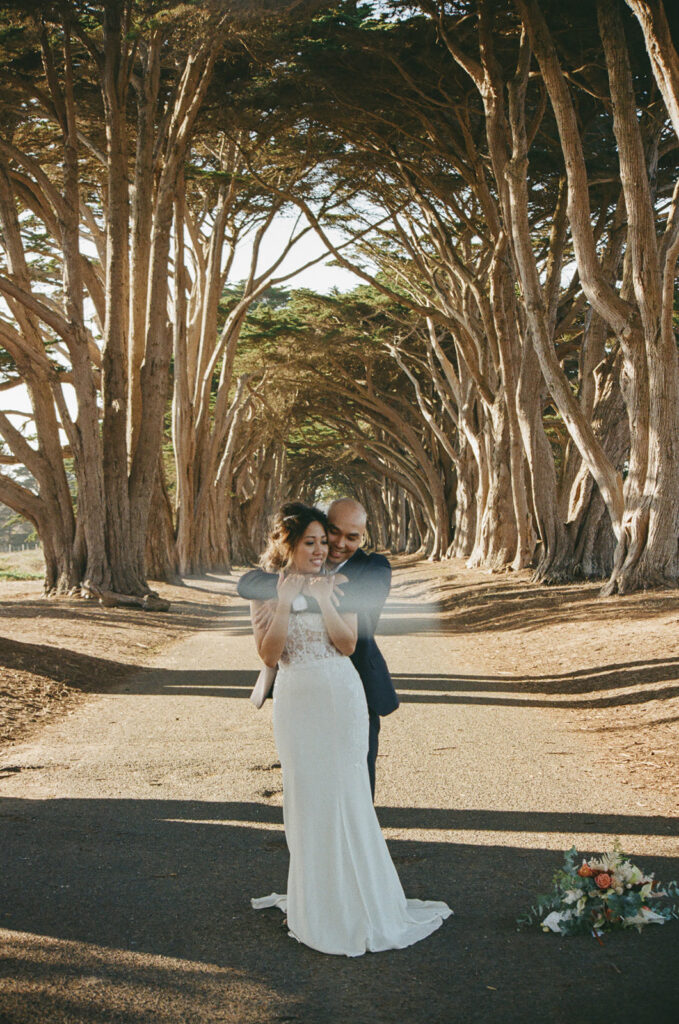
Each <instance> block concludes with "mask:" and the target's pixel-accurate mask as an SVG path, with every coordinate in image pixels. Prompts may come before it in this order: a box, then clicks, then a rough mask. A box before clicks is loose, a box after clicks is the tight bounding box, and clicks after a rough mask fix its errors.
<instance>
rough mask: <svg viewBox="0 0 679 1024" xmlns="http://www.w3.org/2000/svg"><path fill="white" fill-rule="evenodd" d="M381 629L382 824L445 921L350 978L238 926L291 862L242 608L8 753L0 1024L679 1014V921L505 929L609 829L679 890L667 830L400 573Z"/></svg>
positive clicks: (272, 926) (309, 954)
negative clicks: (591, 933)
mask: <svg viewBox="0 0 679 1024" xmlns="http://www.w3.org/2000/svg"><path fill="white" fill-rule="evenodd" d="M222 585H223V586H224V587H229V586H232V585H233V584H232V581H225V582H224V583H223V584H222ZM382 631H383V634H384V635H383V637H382V640H381V645H382V647H383V650H384V652H385V654H386V656H387V658H388V661H389V664H390V666H391V667H392V670H393V672H394V676H395V680H396V684H397V688H398V689H399V691H400V693H401V696H402V706H401V708H400V709H399V711H398V712H397V713H396V714H394V715H392V716H390V717H389V718H388V719H386V720H385V721H384V726H383V732H382V745H381V751H382V753H381V756H380V759H379V761H378V793H377V806H378V814H379V817H380V821H381V823H382V825H383V827H384V829H385V832H386V835H387V837H388V840H389V845H390V849H391V852H392V855H393V857H394V860H395V862H396V864H397V866H398V869H399V872H400V874H401V877H402V880H403V883H404V888H405V889H406V892H407V894H408V895H410V896H417V897H421V898H434V899H445V900H446V901H447V902H448V903H449V904H450V905H451V906H452V907H453V908H454V910H455V916H454V917H453V918H451V919H450V920H449V921H447V922H446V923H445V924H444V926H443V927H442V928H441V929H440V931H438V932H437V933H436V934H435V935H433V936H432V937H431V938H429V939H428V940H426V941H425V942H422V943H419V944H418V945H417V946H414V947H412V948H410V949H408V950H401V951H393V952H388V953H381V954H377V955H367V956H365V957H362V958H361V959H359V960H347V959H345V958H336V957H326V956H322V955H320V954H317V953H314V952H313V951H310V950H308V949H306V948H304V947H302V946H299V945H298V944H297V943H295V942H294V941H292V940H290V939H289V938H288V937H287V935H286V933H285V931H284V930H283V929H282V927H281V917H280V914H279V913H278V912H276V911H273V910H272V911H270V912H259V913H257V914H255V913H254V912H253V911H251V909H250V905H249V898H250V896H252V895H262V894H265V893H268V892H270V891H272V890H277V891H279V892H280V891H284V889H285V876H286V865H287V854H286V849H285V842H284V836H283V831H282V816H281V793H280V785H281V782H280V772H279V770H278V768H277V766H276V755H275V749H274V746H273V738H272V733H271V711H270V707H269V706H267V707H266V708H265V709H263V710H262V711H260V712H256V711H255V710H254V708H253V707H252V705H251V704H250V703H249V701H248V700H247V699H246V698H247V695H248V693H249V688H250V686H251V685H252V682H253V680H254V677H255V672H256V658H255V656H254V648H253V644H252V640H251V637H250V634H249V628H248V623H247V620H246V617H245V608H244V606H242V605H240V604H238V603H234V605H233V606H232V607H230V608H228V609H227V610H226V611H225V615H224V619H223V623H222V624H221V625H220V627H219V628H216V629H211V630H206V631H204V632H201V633H196V634H194V635H192V636H190V637H189V638H188V639H186V640H184V641H181V642H179V643H176V644H175V645H174V646H172V647H171V648H170V649H168V650H167V651H166V652H165V654H164V656H163V657H162V659H160V660H159V662H158V664H157V666H156V667H155V668H153V669H152V670H145V671H144V672H143V673H141V674H140V676H139V677H138V678H137V679H136V680H134V681H133V682H132V683H128V684H126V685H125V687H124V688H121V689H120V690H118V691H116V692H112V693H109V694H105V695H96V696H93V697H92V698H90V699H88V701H87V702H86V703H84V704H83V705H82V706H80V707H79V708H78V709H77V710H76V711H75V712H73V713H71V714H70V715H69V716H68V717H66V718H64V719H62V720H61V721H58V722H55V723H54V724H52V725H51V726H49V727H47V728H45V729H44V730H43V731H42V732H41V733H40V734H39V735H38V737H37V738H36V739H34V740H33V741H32V742H30V743H27V744H24V745H21V746H18V747H16V748H15V749H14V750H13V751H12V752H11V757H10V759H9V762H6V763H11V765H12V766H15V767H21V769H22V770H21V771H18V772H11V773H4V774H3V773H0V843H1V844H2V845H1V849H2V859H1V863H2V872H1V877H0V926H1V928H0V943H1V956H0V1024H29V1022H30V1024H89V1022H92V1024H100V1022H101V1024H104V1022H106V1024H109V1022H111V1024H114V1022H121V1024H122V1022H124V1024H147V1022H149V1024H150V1022H153V1024H179V1022H192V1024H193V1022H196V1024H198V1022H200V1024H202V1022H205V1024H218V1022H220V1024H221V1022H223V1024H264V1022H274V1021H292V1022H301V1024H321V1022H323V1024H362V1022H366V1024H368V1022H374V1024H404V1022H408V1024H425V1022H426V1024H439V1022H440V1024H451V1022H458V1021H459V1022H461V1024H476V1022H481V1021H483V1022H488V1021H491V1022H502V1024H505V1022H509V1024H518V1022H522V1024H523V1022H532V1021H542V1022H554V1024H562V1022H563V1024H590V1022H591V1024H608V1022H610V1024H614V1022H615V1024H628V1022H629V1024H644V1022H645V1021H649V1022H650V1021H653V1022H654V1024H665V1022H670V1021H672V1022H675V1021H676V1020H677V1019H678V1014H679V987H678V984H677V981H676V980H675V979H676V962H677V953H678V952H679V924H675V925H673V926H668V927H662V928H657V929H656V930H655V931H653V930H651V929H649V931H648V932H647V933H646V934H644V935H642V936H637V935H636V933H634V934H624V935H615V936H612V937H610V938H608V939H607V941H606V944H605V946H603V947H600V946H599V945H597V944H596V943H595V942H594V941H593V940H592V939H588V938H583V939H573V940H562V939H559V938H558V937H556V936H544V935H542V934H541V933H540V932H532V933H525V932H524V933H520V934H517V933H516V931H515V926H514V921H515V918H516V916H517V914H518V913H519V912H520V910H521V909H523V907H524V906H525V905H526V904H527V903H528V902H529V901H530V898H531V896H532V895H533V894H534V893H535V892H537V891H541V890H544V889H545V888H546V887H548V884H549V880H550V877H551V874H552V872H553V870H554V868H555V867H556V866H557V865H558V863H559V861H560V857H559V855H558V853H557V852H556V851H559V850H562V849H565V848H567V847H569V846H570V845H572V843H573V842H575V843H576V844H577V845H578V847H579V848H581V849H583V850H594V849H603V848H608V847H610V845H611V842H612V840H613V838H614V837H615V836H619V837H620V838H621V839H622V841H623V844H624V846H625V848H626V849H627V850H628V851H629V852H630V853H633V854H636V855H639V856H640V857H641V858H642V863H644V864H652V866H653V867H654V868H655V869H656V871H657V874H658V875H659V877H661V878H663V879H666V878H668V877H676V876H677V875H678V874H679V841H678V839H677V820H676V818H672V817H669V816H667V815H663V814H659V813H656V812H654V810H653V808H652V806H651V808H650V809H649V808H648V805H647V804H645V805H644V806H643V807H638V806H630V805H629V799H630V798H629V791H628V790H627V789H626V788H625V786H624V785H623V784H622V782H621V780H619V779H616V778H615V777H614V776H613V777H610V778H601V777H599V776H597V774H596V773H595V774H592V773H591V772H589V771H588V764H589V762H590V760H591V759H592V755H593V753H594V751H593V750H592V743H593V740H592V737H591V736H586V735H584V734H581V733H578V732H576V731H573V730H572V729H568V728H567V727H566V725H565V723H563V722H562V720H561V717H560V716H559V714H558V712H555V711H554V709H553V708H547V707H545V706H541V705H540V702H539V701H538V700H532V699H531V700H528V699H525V695H522V694H521V692H520V687H519V686H518V684H515V683H514V682H513V681H512V677H511V676H510V675H505V676H503V677H498V676H497V674H496V675H495V676H492V675H490V674H489V673H487V672H486V673H484V659H483V636H482V635H480V634H478V633H476V634H475V636H474V637H465V636H461V635H459V634H458V635H455V634H453V635H449V634H446V633H443V632H442V631H441V628H440V620H439V617H438V615H437V609H436V607H435V606H434V605H427V604H426V603H425V604H423V603H422V600H421V598H418V600H417V601H416V602H415V601H413V600H411V599H410V598H409V594H408V589H407V587H405V586H399V584H398V581H397V585H396V587H395V588H394V592H393V597H392V600H391V602H390V604H389V606H388V609H387V612H386V614H385V617H384V620H383V630H382ZM640 803H643V801H640ZM644 858H646V860H645V859H644Z"/></svg>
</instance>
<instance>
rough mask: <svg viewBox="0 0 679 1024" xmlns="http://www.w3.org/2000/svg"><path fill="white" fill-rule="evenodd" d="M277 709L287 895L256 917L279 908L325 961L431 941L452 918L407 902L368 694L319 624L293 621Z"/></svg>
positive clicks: (314, 618)
mask: <svg viewBox="0 0 679 1024" xmlns="http://www.w3.org/2000/svg"><path fill="white" fill-rule="evenodd" d="M273 704H274V707H273V724H274V735H275V738H276V747H277V749H278V754H279V757H280V761H281V767H282V769H283V817H284V821H285V837H286V840H287V844H288V849H289V851H290V868H289V872H288V891H287V894H286V895H279V894H278V893H272V894H271V895H270V896H264V897H262V898H260V899H253V900H252V905H253V907H255V909H257V910H259V909H261V908H263V907H273V906H277V907H279V908H280V909H281V910H282V911H283V912H284V913H286V914H287V918H288V928H289V933H290V935H291V936H292V937H293V938H296V939H298V940H299V941H300V942H303V943H305V945H307V946H311V948H312V949H317V950H319V951H320V952H321V953H342V954H344V955H346V956H360V955H361V954H363V953H365V952H366V951H368V950H371V951H373V952H375V951H378V950H384V949H402V948H403V947H404V946H410V945H412V944H413V943H414V942H418V941H419V940H420V939H423V938H425V937H426V936H427V935H429V934H430V933H431V932H433V931H435V930H436V929H437V928H438V927H440V925H441V923H442V921H443V920H444V918H446V917H448V916H449V915H450V914H451V913H452V911H451V910H450V908H449V907H448V906H447V905H446V904H445V903H439V902H433V901H423V900H415V899H406V897H405V896H404V894H403V889H402V887H401V883H400V881H399V878H398V875H397V873H396V869H395V867H394V865H393V863H392V861H391V857H390V856H389V851H388V849H387V844H386V842H385V840H384V837H383V835H382V832H381V830H380V826H379V823H378V821H377V816H376V814H375V810H374V807H373V803H372V796H371V793H370V780H369V777H368V769H367V764H366V758H367V756H368V708H367V705H366V700H365V693H364V690H363V686H362V684H361V680H360V678H359V675H358V673H357V672H356V669H355V668H354V666H353V665H352V663H351V661H350V659H349V658H347V657H345V656H344V655H342V654H340V653H339V651H338V650H337V648H336V647H334V646H333V644H332V643H331V641H330V638H329V637H328V634H327V631H326V629H325V624H324V622H323V617H322V615H321V614H319V613H314V612H308V611H307V612H300V613H298V614H293V615H291V616H290V626H289V630H288V639H287V642H286V645H285V649H284V651H283V655H282V657H281V659H280V667H279V671H278V675H277V677H276V686H275V690H274V700H273Z"/></svg>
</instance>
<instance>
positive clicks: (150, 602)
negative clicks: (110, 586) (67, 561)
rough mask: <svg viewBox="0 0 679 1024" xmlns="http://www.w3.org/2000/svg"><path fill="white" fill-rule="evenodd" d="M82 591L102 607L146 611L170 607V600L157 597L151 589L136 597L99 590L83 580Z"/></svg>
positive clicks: (165, 609) (163, 609)
mask: <svg viewBox="0 0 679 1024" xmlns="http://www.w3.org/2000/svg"><path fill="white" fill-rule="evenodd" d="M82 592H83V594H84V595H85V596H87V597H96V598H97V599H98V601H99V604H101V605H103V606H104V608H120V607H124V606H128V607H132V608H142V609H143V610H144V611H146V612H166V611H169V608H170V602H169V601H166V600H165V599H164V598H162V597H158V595H157V594H156V593H154V592H153V591H151V592H149V593H148V594H144V595H143V597H141V596H140V597H137V596H136V595H134V594H116V593H114V591H112V590H101V589H100V588H99V587H97V586H95V584H94V583H92V582H91V581H90V580H85V581H84V582H83V584H82Z"/></svg>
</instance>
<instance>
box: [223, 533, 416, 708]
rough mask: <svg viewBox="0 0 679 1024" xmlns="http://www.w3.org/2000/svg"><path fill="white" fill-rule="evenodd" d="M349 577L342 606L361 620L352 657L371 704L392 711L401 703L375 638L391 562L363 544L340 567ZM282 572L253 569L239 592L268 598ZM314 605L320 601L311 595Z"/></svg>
mask: <svg viewBox="0 0 679 1024" xmlns="http://www.w3.org/2000/svg"><path fill="white" fill-rule="evenodd" d="M339 571H340V573H341V574H343V575H344V576H346V577H347V580H348V583H345V584H344V586H343V587H342V590H343V591H344V595H343V596H342V598H341V599H340V605H339V610H340V611H342V612H355V613H356V618H357V624H358V637H357V640H356V649H355V650H354V653H353V654H352V655H351V660H352V662H353V664H354V667H355V668H356V671H357V672H358V674H359V676H360V677H361V682H362V683H363V687H364V689H365V696H366V700H367V702H368V708H369V709H370V710H371V711H373V712H375V714H378V715H389V714H391V712H392V711H395V710H396V708H397V707H398V697H397V696H396V691H395V689H394V684H393V683H392V681H391V676H390V675H389V669H388V668H387V664H386V662H385V660H384V657H383V656H382V652H381V651H380V649H379V647H378V646H377V643H376V641H375V630H376V629H377V623H378V622H379V618H380V614H381V612H382V608H383V607H384V602H385V601H386V599H387V596H388V594H389V588H390V586H391V566H390V565H389V562H388V560H387V559H386V558H385V557H384V555H377V554H370V555H368V554H366V552H365V551H362V550H361V549H360V548H359V549H358V550H357V551H356V552H354V554H353V555H352V556H351V558H350V559H349V560H348V561H347V562H345V563H344V565H343V566H342V568H341V569H340V570H339ZM277 582H278V576H277V575H276V574H275V573H268V572H264V570H263V569H252V570H251V571H250V572H246V573H244V575H243V576H241V578H240V579H239V580H238V593H239V595H240V596H241V597H243V598H245V600H247V601H268V600H270V599H271V598H274V597H276V584H277ZM309 604H310V605H314V606H315V605H316V602H315V601H313V600H312V599H311V598H309Z"/></svg>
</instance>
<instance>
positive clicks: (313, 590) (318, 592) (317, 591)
mask: <svg viewBox="0 0 679 1024" xmlns="http://www.w3.org/2000/svg"><path fill="white" fill-rule="evenodd" d="M334 589H335V578H334V576H311V577H310V578H309V579H307V581H306V586H305V588H304V592H305V594H308V595H309V597H313V598H314V600H316V601H318V603H319V604H322V603H323V602H324V601H329V600H330V599H331V597H332V594H333V590H334Z"/></svg>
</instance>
